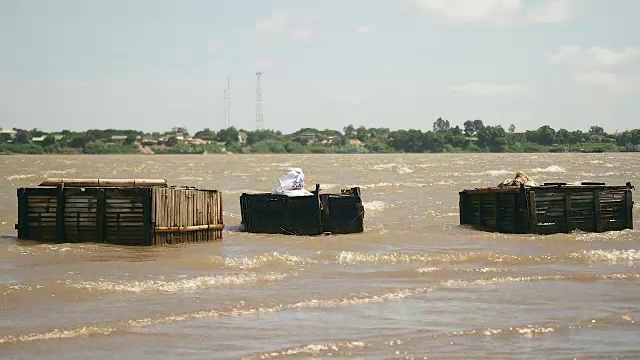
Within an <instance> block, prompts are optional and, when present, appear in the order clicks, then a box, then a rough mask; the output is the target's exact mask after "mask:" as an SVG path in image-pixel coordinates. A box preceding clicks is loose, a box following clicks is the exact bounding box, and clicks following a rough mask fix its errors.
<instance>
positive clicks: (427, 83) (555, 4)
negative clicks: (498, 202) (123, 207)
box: [0, 0, 640, 132]
mask: <svg viewBox="0 0 640 360" xmlns="http://www.w3.org/2000/svg"><path fill="white" fill-rule="evenodd" d="M638 14H640V1H637V0H615V1H613V0H573V1H572V0H406V1H405V0H322V1H319V0H226V1H223V0H109V1H98V0H0V127H4V128H11V127H21V128H33V127H38V128H41V129H45V130H61V129H67V128H70V129H78V130H79V129H87V128H107V127H111V128H138V129H143V130H148V131H153V130H166V129H169V128H171V127H173V126H186V127H188V128H189V129H190V130H198V129H201V128H204V127H210V128H214V129H218V128H221V127H222V126H223V125H224V116H223V113H224V107H223V90H224V87H225V83H226V77H227V75H229V76H231V79H232V99H231V100H232V109H231V112H232V114H231V122H232V125H234V126H236V127H240V128H246V129H254V128H255V82H256V81H255V72H256V71H257V70H261V71H264V76H263V92H264V100H265V103H264V114H265V127H266V128H274V129H278V130H282V131H285V132H288V131H293V130H297V129H299V128H301V127H317V128H335V129H342V128H343V127H344V126H346V125H348V124H350V123H351V124H353V125H355V126H358V125H365V126H367V127H370V126H384V127H390V128H392V129H396V128H419V129H424V130H427V129H431V127H432V123H433V121H434V120H435V119H436V118H437V117H439V116H441V117H443V118H445V119H448V120H450V121H451V123H452V124H462V122H464V121H465V120H469V119H472V120H473V119H482V120H483V121H485V123H487V124H501V125H503V126H504V127H505V128H506V127H507V126H509V124H511V123H513V124H515V125H516V127H517V128H518V129H520V130H522V129H525V128H537V127H539V126H541V125H545V124H550V125H552V126H553V127H555V128H560V127H566V128H569V129H577V128H579V129H587V128H588V127H589V126H590V125H594V124H599V125H602V126H604V127H605V129H607V130H609V131H614V130H616V129H617V130H623V129H626V128H631V127H640V121H638V120H637V115H638V113H639V110H640V102H639V101H637V99H638V95H639V93H640V43H639V42H640V36H638V35H639V34H640V22H638V21H637V17H638ZM634 100H635V101H634Z"/></svg>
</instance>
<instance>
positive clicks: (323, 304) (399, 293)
mask: <svg viewBox="0 0 640 360" xmlns="http://www.w3.org/2000/svg"><path fill="white" fill-rule="evenodd" d="M585 279H590V280H593V281H597V280H628V279H633V280H638V279H640V274H607V275H589V274H587V275H579V276H568V277H566V276H562V275H547V276H523V277H497V278H489V279H479V280H448V281H443V282H441V283H440V284H437V285H431V286H427V287H421V288H412V289H404V290H396V291H390V292H386V293H383V294H380V295H372V294H368V293H361V294H360V295H350V296H347V297H343V298H334V299H325V300H322V299H309V300H302V301H299V302H295V303H289V304H279V305H274V306H271V307H259V308H248V309H242V308H239V307H238V308H234V309H232V310H229V311H219V310H204V311H197V312H190V313H184V314H172V315H168V316H161V317H157V318H144V319H138V320H129V321H126V322H123V323H120V324H119V325H117V326H108V327H107V326H105V327H97V326H94V325H88V326H83V327H80V328H75V329H70V330H63V329H56V330H54V331H51V332H46V333H32V334H27V335H17V336H13V335H10V336H5V337H2V338H0V344H2V343H16V342H28V341H35V340H50V339H61V338H74V337H81V336H89V335H98V334H105V335H108V334H110V333H112V332H114V331H117V330H118V329H123V328H125V329H126V328H129V329H132V328H141V327H147V326H153V325H160V324H167V323H173V322H178V321H186V320H195V319H202V318H220V317H235V316H251V315H259V314H266V313H274V312H279V311H286V310H297V309H308V308H333V307H339V306H350V305H363V304H371V303H383V302H389V301H399V300H402V299H404V298H407V297H411V296H419V295H422V294H426V293H429V292H431V291H434V290H437V289H438V288H452V287H469V286H486V285H494V284H510V283H523V282H534V281H545V280H585ZM243 305H244V302H240V304H239V306H243ZM527 329H533V330H527ZM535 329H543V330H540V331H536V330H535ZM544 329H548V328H546V327H545V328H542V327H522V328H515V330H516V331H518V332H522V333H536V332H540V333H542V332H545V330H544ZM473 332H476V330H473ZM546 332H550V331H549V330H547V331H546ZM468 333H469V332H461V333H460V334H468ZM455 334H456V333H454V334H453V335H455Z"/></svg>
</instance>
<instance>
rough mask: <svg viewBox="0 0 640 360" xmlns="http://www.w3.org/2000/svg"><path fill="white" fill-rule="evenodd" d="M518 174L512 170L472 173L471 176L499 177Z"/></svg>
mask: <svg viewBox="0 0 640 360" xmlns="http://www.w3.org/2000/svg"><path fill="white" fill-rule="evenodd" d="M515 173H516V172H515V171H512V170H502V169H501V170H487V171H483V172H479V173H471V174H469V175H472V176H483V175H491V176H498V175H514V174H515Z"/></svg>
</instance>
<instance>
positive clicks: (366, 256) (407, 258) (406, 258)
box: [336, 251, 554, 265]
mask: <svg viewBox="0 0 640 360" xmlns="http://www.w3.org/2000/svg"><path fill="white" fill-rule="evenodd" d="M553 259H554V258H553V257H551V256H547V255H540V256H523V257H520V256H516V255H508V254H483V253H466V252H464V253H432V254H410V253H397V252H393V253H383V254H377V253H362V252H352V251H342V252H340V253H339V254H338V255H337V257H336V262H337V263H338V264H351V265H355V264H412V263H423V264H424V263H450V262H453V263H455V262H474V261H478V262H485V261H489V262H492V263H506V262H522V261H530V262H547V261H552V260H553Z"/></svg>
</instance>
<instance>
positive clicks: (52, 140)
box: [42, 135, 56, 146]
mask: <svg viewBox="0 0 640 360" xmlns="http://www.w3.org/2000/svg"><path fill="white" fill-rule="evenodd" d="M55 143H56V138H55V137H54V136H53V135H47V137H45V138H44V140H43V141H42V146H51V145H53V144H55Z"/></svg>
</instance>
